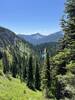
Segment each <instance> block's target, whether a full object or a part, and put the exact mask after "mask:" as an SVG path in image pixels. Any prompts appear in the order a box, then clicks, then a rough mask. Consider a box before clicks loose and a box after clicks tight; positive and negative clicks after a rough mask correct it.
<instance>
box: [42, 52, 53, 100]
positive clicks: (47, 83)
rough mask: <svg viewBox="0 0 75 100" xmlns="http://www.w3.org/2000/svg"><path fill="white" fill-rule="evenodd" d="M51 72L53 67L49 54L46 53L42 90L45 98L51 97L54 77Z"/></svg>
mask: <svg viewBox="0 0 75 100" xmlns="http://www.w3.org/2000/svg"><path fill="white" fill-rule="evenodd" d="M50 72H51V65H50V60H49V53H48V52H46V58H45V63H44V65H43V71H42V90H43V93H44V94H43V95H44V97H45V98H49V97H50V89H51V83H52V77H51V73H50Z"/></svg>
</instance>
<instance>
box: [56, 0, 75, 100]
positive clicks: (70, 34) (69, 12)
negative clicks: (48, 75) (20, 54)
mask: <svg viewBox="0 0 75 100" xmlns="http://www.w3.org/2000/svg"><path fill="white" fill-rule="evenodd" d="M61 27H62V29H63V32H64V38H63V40H62V44H61V51H62V52H63V54H64V57H63V56H62V55H61V53H60V55H61V57H60V60H59V63H60V66H58V73H60V74H61V80H62V82H63V81H64V80H63V79H65V78H64V76H65V75H66V76H67V73H66V72H67V71H68V68H67V66H68V65H69V64H70V63H71V65H70V66H71V67H70V70H69V71H70V73H71V74H73V75H74V73H72V72H71V70H72V66H75V64H74V63H73V62H75V53H74V52H75V0H66V3H65V13H64V16H63V17H62V20H61ZM65 51H67V52H65ZM68 52H69V53H68ZM61 62H62V63H61ZM68 80H69V81H68ZM68 80H67V79H66V82H67V85H68V86H69V85H70V82H72V81H73V80H72V78H70V77H68ZM65 84H66V83H64V86H65ZM59 85H60V86H59ZM71 86H72V87H74V86H73V84H71V85H70V87H69V88H71ZM56 87H57V88H56V94H57V95H56V98H57V100H60V99H62V96H63V97H64V98H65V97H67V98H69V97H70V95H71V94H72V96H71V97H73V95H74V94H73V92H72V91H70V92H69V90H65V88H66V86H65V87H64V89H63V90H62V88H63V84H61V83H60V81H59V80H58V81H57V86H56ZM66 91H67V92H66ZM61 93H64V95H62V94H61ZM65 94H68V95H65ZM71 99H72V98H69V100H71Z"/></svg>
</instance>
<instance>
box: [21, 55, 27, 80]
mask: <svg viewBox="0 0 75 100" xmlns="http://www.w3.org/2000/svg"><path fill="white" fill-rule="evenodd" d="M26 66H27V61H26V59H25V55H24V56H23V69H22V70H23V80H24V81H26V79H27V68H26Z"/></svg>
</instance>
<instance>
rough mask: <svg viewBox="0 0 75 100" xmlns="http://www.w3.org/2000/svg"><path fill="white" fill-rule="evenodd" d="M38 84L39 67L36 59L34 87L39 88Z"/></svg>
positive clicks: (39, 80) (39, 83)
mask: <svg viewBox="0 0 75 100" xmlns="http://www.w3.org/2000/svg"><path fill="white" fill-rule="evenodd" d="M40 86H41V79H40V68H39V63H38V61H36V68H35V88H36V89H37V90H40Z"/></svg>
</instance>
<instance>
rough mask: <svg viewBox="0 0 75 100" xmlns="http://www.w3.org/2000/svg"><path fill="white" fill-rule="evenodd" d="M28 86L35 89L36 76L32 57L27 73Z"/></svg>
mask: <svg viewBox="0 0 75 100" xmlns="http://www.w3.org/2000/svg"><path fill="white" fill-rule="evenodd" d="M27 86H28V87H29V88H30V89H34V76H33V57H32V55H30V57H29V63H28V72H27Z"/></svg>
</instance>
